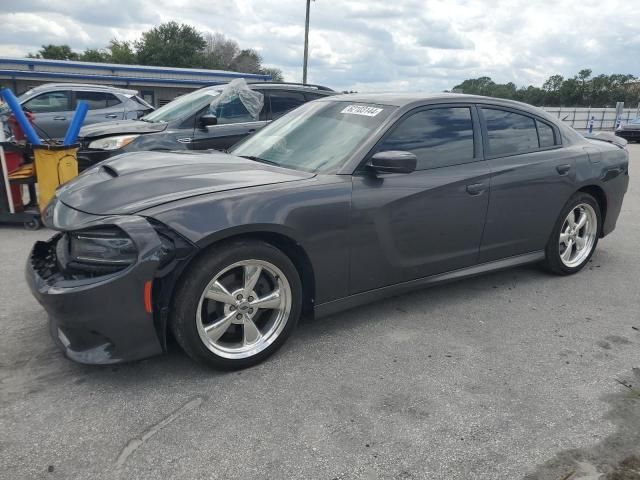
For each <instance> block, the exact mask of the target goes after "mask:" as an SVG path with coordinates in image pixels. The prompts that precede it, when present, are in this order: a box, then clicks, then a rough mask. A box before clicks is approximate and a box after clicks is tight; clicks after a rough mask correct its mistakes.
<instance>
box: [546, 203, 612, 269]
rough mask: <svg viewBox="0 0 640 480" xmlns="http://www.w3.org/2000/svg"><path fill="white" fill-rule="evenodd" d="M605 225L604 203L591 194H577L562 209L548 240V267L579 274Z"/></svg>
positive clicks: (591, 253)
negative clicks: (602, 204) (603, 217)
mask: <svg viewBox="0 0 640 480" xmlns="http://www.w3.org/2000/svg"><path fill="white" fill-rule="evenodd" d="M601 228H602V213H601V211H600V205H599V204H598V202H597V201H596V199H595V198H593V197H592V196H591V195H589V194H588V193H584V192H577V193H576V194H574V195H573V196H572V197H571V198H570V199H569V201H568V202H567V204H566V205H565V207H564V208H563V209H562V211H561V212H560V216H559V217H558V220H557V221H556V224H555V226H554V228H553V232H552V233H551V237H550V238H549V241H548V243H547V246H546V249H545V254H546V258H545V260H544V266H545V267H546V269H547V270H549V271H550V272H552V273H554V274H556V275H571V274H573V273H577V272H579V271H580V270H582V268H584V266H585V265H586V264H587V263H588V262H589V260H590V259H591V256H592V255H593V252H594V251H595V249H596V246H597V245H598V237H599V234H600V231H601Z"/></svg>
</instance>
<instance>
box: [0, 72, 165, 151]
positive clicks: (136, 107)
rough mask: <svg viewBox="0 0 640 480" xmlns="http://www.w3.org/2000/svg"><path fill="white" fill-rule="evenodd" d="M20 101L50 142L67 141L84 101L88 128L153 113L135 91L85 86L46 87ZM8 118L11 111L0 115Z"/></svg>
mask: <svg viewBox="0 0 640 480" xmlns="http://www.w3.org/2000/svg"><path fill="white" fill-rule="evenodd" d="M18 100H19V102H20V104H21V105H22V108H23V109H25V110H28V111H29V112H31V113H33V115H34V124H35V127H36V131H37V133H38V135H39V136H40V137H41V138H48V139H60V138H63V137H64V135H65V133H66V132H67V128H68V127H69V124H70V123H71V118H72V117H73V113H74V111H75V109H76V106H77V104H78V102H79V101H81V100H82V101H84V102H86V103H87V104H88V105H89V111H88V112H87V116H86V117H85V120H84V124H85V125H90V124H94V123H100V122H112V121H114V120H126V119H137V118H140V117H142V116H144V115H146V114H148V113H150V112H152V111H153V107H152V106H151V105H149V104H148V103H147V102H145V101H144V100H143V99H142V98H140V97H139V96H138V92H137V91H136V90H129V89H125V88H118V87H109V86H104V85H91V84H83V83H47V84H44V85H40V86H37V87H34V88H32V89H31V90H27V91H26V92H25V93H23V94H22V95H20V96H19V97H18ZM8 114H9V109H8V107H5V108H4V109H2V110H0V115H7V116H8Z"/></svg>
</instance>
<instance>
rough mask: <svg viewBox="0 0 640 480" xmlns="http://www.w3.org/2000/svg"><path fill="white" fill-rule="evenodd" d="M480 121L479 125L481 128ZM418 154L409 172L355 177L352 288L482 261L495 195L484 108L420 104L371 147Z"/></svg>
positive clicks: (357, 289)
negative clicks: (484, 142)
mask: <svg viewBox="0 0 640 480" xmlns="http://www.w3.org/2000/svg"><path fill="white" fill-rule="evenodd" d="M474 127H475V128H474ZM388 150H403V151H409V152H412V153H414V154H415V155H416V156H417V159H418V163H417V169H416V171H415V172H413V173H409V174H377V175H373V174H372V173H367V172H366V167H365V171H362V172H361V173H359V174H356V175H354V176H353V197H352V212H353V219H352V227H351V228H352V234H351V281H350V293H351V294H354V293H359V292H363V291H366V290H371V289H375V288H379V287H384V286H386V285H391V284H394V283H399V282H404V281H408V280H413V279H417V278H421V277H426V276H429V275H433V274H437V273H441V272H445V271H450V270H455V269H458V268H463V267H468V266H471V265H474V264H475V263H476V262H477V260H478V250H479V247H480V241H481V237H482V230H483V228H484V222H485V217H486V213H487V206H488V199H489V178H490V171H489V167H488V165H487V164H486V162H485V161H484V160H483V159H482V149H481V137H480V131H479V124H478V119H477V115H476V111H475V109H474V108H472V106H470V105H462V106H460V105H455V106H453V105H451V106H438V107H430V108H423V109H419V110H417V111H416V110H414V111H412V112H410V113H408V114H407V115H405V116H404V117H403V118H401V119H400V120H399V121H398V123H397V124H396V126H395V127H393V129H392V130H391V131H390V132H389V133H388V134H387V135H386V137H384V138H383V139H382V140H381V141H380V142H379V143H378V145H377V146H376V147H375V148H374V149H373V150H372V152H370V154H369V156H371V155H373V154H374V153H376V152H380V151H388Z"/></svg>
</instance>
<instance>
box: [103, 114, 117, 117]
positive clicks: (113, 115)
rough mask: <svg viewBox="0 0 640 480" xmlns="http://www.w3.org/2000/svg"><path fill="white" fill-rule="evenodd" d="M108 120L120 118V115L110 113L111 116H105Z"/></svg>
mask: <svg viewBox="0 0 640 480" xmlns="http://www.w3.org/2000/svg"><path fill="white" fill-rule="evenodd" d="M105 117H107V118H118V115H117V114H115V113H110V114H109V115H105Z"/></svg>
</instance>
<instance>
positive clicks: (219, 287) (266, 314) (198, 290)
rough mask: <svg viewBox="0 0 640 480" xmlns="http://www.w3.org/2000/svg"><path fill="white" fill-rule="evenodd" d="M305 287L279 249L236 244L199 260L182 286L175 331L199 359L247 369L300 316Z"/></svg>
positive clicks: (174, 318) (173, 321)
mask: <svg viewBox="0 0 640 480" xmlns="http://www.w3.org/2000/svg"><path fill="white" fill-rule="evenodd" d="M301 305H302V286H301V282H300V277H299V275H298V272H297V270H296V268H295V266H294V265H293V263H292V262H291V260H290V259H289V258H288V257H287V256H286V255H285V254H284V253H283V252H281V251H280V250H278V249H277V248H275V247H274V246H272V245H270V244H268V243H264V242H259V241H235V242H232V243H227V244H223V245H220V246H216V247H214V248H213V249H211V251H210V252H208V253H206V254H205V255H204V256H203V257H201V258H199V259H198V260H197V263H195V264H194V265H192V266H191V267H190V268H189V269H188V271H187V272H186V273H185V276H184V277H183V280H182V281H181V282H180V284H179V286H178V287H177V290H176V294H175V295H174V299H173V302H172V307H171V318H170V326H171V329H172V332H173V334H174V337H175V338H176V340H177V342H178V343H179V344H180V346H181V347H182V348H183V350H184V351H185V352H186V353H187V354H188V355H189V356H190V357H191V358H193V359H194V360H196V361H198V362H200V363H203V364H205V365H208V366H210V367H214V368H219V369H227V370H229V369H238V368H245V367H249V366H251V365H254V364H256V363H259V362H260V361H262V360H264V359H265V358H267V357H268V356H269V355H271V354H272V353H274V352H275V351H276V350H277V349H278V348H280V346H282V344H283V343H284V341H285V340H286V339H287V337H288V336H289V335H290V334H291V332H292V331H293V329H294V328H295V326H296V323H297V321H298V318H299V317H300V311H301Z"/></svg>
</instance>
